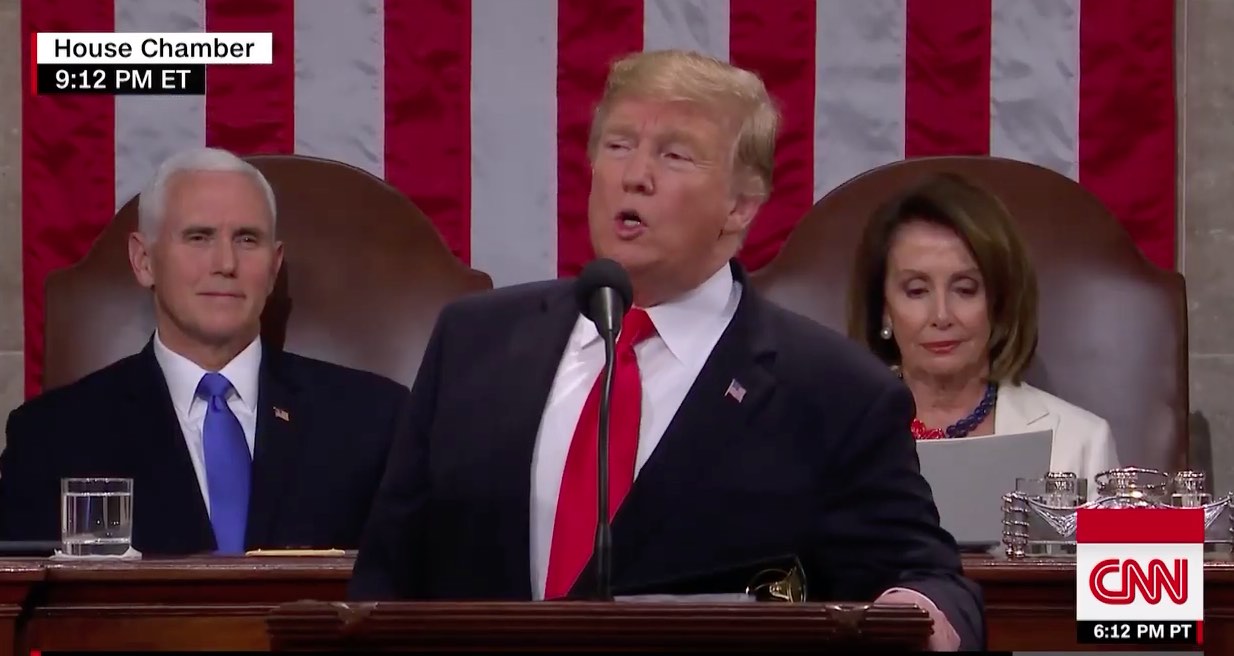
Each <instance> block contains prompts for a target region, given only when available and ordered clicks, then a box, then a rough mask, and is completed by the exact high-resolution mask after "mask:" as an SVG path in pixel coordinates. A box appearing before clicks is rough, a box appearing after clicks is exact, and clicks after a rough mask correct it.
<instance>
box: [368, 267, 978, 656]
mask: <svg viewBox="0 0 1234 656" xmlns="http://www.w3.org/2000/svg"><path fill="white" fill-rule="evenodd" d="M734 269H735V270H736V274H737V276H738V279H739V280H742V281H744V282H745V283H746V284H745V288H744V290H743V296H742V300H741V302H740V304H739V305H738V309H737V312H736V315H735V316H734V317H733V320H732V322H731V324H730V325H729V327H728V329H727V330H726V331H725V333H724V335H723V336H722V337H721V339H720V341H719V342H718V343H717V345H716V347H715V349H714V350H713V351H712V353H711V356H710V358H709V360H708V361H707V363H706V365H705V366H704V367H703V369H702V371H701V372H700V374H699V377H698V378H697V380H696V381H695V383H694V386H693V387H692V388H691V390H690V392H689V394H688V396H687V397H686V399H685V400H684V402H683V404H682V406H681V408H680V409H679V410H678V412H677V414H676V416H675V417H674V419H673V422H672V423H671V425H670V426H669V428H668V431H667V432H666V433H665V435H664V437H663V438H662V440H661V442H660V443H659V445H658V446H657V448H656V450H655V451H654V452H653V453H652V455H651V457H650V459H649V460H648V462H647V463H646V464H645V465H644V467H643V469H642V470H641V472H640V473H639V475H638V478H637V479H636V480H635V482H634V485H633V488H632V489H631V491H630V492H629V494H628V496H627V497H626V500H625V501H624V503H623V504H622V506H621V508H620V509H619V510H618V512H617V515H616V517H615V519H614V521H613V529H612V531H613V569H612V574H613V587H614V590H620V589H622V588H626V589H633V588H639V587H641V586H643V585H645V584H647V583H650V582H654V581H667V580H671V579H673V578H674V577H683V576H687V575H689V574H690V573H703V572H708V571H715V570H723V569H724V568H726V567H729V566H732V565H736V564H740V563H748V562H751V561H758V560H760V559H763V558H769V557H776V556H779V555H781V554H785V553H793V554H796V555H797V556H798V558H799V559H800V560H801V562H802V564H803V565H804V567H805V570H806V575H807V578H808V580H809V588H810V589H809V594H810V598H811V599H819V600H833V601H844V600H849V601H852V600H871V599H873V598H875V597H877V596H878V595H879V594H881V593H882V592H883V591H885V590H886V589H888V588H890V587H893V586H904V587H908V588H912V589H915V590H917V591H920V592H922V593H923V594H925V595H926V596H928V597H929V598H930V599H932V600H933V601H934V602H935V603H936V604H937V605H938V606H939V607H940V609H941V610H942V611H943V612H944V613H945V614H946V615H947V617H948V619H949V620H950V621H951V623H952V624H953V625H954V627H955V629H956V631H957V632H958V633H959V634H960V636H961V638H962V640H963V643H964V645H965V647H976V646H982V645H984V643H985V635H984V633H985V631H984V622H983V618H982V601H981V597H980V592H979V589H978V588H977V586H976V585H975V584H973V583H972V582H971V581H969V580H967V579H965V578H964V577H963V576H962V573H961V565H960V557H959V553H958V550H957V548H956V545H955V543H954V541H953V540H952V538H951V536H950V535H949V534H948V533H946V532H945V531H943V530H942V529H941V528H940V526H939V516H938V511H937V509H936V507H935V505H934V502H933V499H932V496H931V493H930V489H929V486H928V484H927V483H926V481H925V480H924V479H923V478H922V476H921V474H920V471H919V466H918V460H917V451H916V445H915V443H914V440H913V438H912V436H911V434H910V432H909V424H910V420H911V418H912V416H913V412H914V409H913V402H912V396H911V394H910V393H909V392H908V390H907V388H906V387H905V386H904V385H903V384H902V383H901V382H900V381H899V380H898V379H897V378H896V377H895V376H894V375H892V374H891V373H890V372H889V371H888V368H887V367H886V366H885V365H882V364H881V363H879V362H878V361H877V360H876V359H875V358H874V357H873V356H872V355H870V354H869V353H867V352H866V351H864V350H863V349H861V348H860V347H858V346H857V345H855V343H853V342H851V341H849V340H848V339H846V338H845V337H842V336H840V335H838V334H835V333H834V332H831V331H829V330H827V329H825V328H823V327H822V326H820V325H819V324H816V323H814V322H812V321H810V320H808V319H806V318H804V317H801V316H799V315H796V314H793V313H790V312H788V311H787V310H784V309H781V308H779V307H778V306H775V305H772V304H771V303H770V302H768V301H766V300H764V299H762V298H761V297H759V296H758V295H757V294H756V292H755V291H754V290H753V289H752V288H751V287H750V285H749V284H748V281H745V278H744V275H743V274H742V272H741V270H740V267H737V266H734ZM577 317H578V310H577V307H576V305H575V301H574V297H573V292H572V286H571V283H570V282H568V281H553V282H546V283H534V284H529V285H522V286H516V287H508V288H502V289H497V290H494V291H492V292H486V293H483V294H480V295H474V296H470V297H467V298H465V299H462V300H459V301H457V302H455V303H453V304H452V305H450V306H449V307H447V308H446V309H445V310H444V311H443V312H442V314H441V316H440V319H439V322H438V324H437V326H436V329H435V332H434V334H433V336H432V337H431V338H430V341H429V346H428V348H427V351H426V354H425V359H424V363H423V366H422V368H421V369H420V373H419V376H418V378H417V380H416V382H415V384H414V385H413V386H412V417H411V431H410V432H408V433H406V434H403V435H400V436H398V437H397V438H396V441H395V444H394V447H393V449H392V452H391V456H390V463H389V469H388V470H387V472H386V475H385V478H384V480H383V482H382V487H381V490H380V491H379V493H378V497H377V501H376V503H375V505H374V508H373V514H372V516H371V517H370V520H369V524H368V528H367V529H366V532H365V536H364V539H363V540H362V542H361V547H360V552H359V555H358V557H357V561H356V565H355V570H354V573H353V579H352V581H351V584H350V589H349V596H350V597H351V598H352V599H360V600H374V599H396V598H438V599H441V598H453V599H459V598H462V599H468V598H470V599H529V598H531V596H532V590H531V574H530V555H529V543H530V541H529V535H530V526H529V512H530V510H529V506H530V493H531V491H530V486H531V466H532V454H533V451H534V448H535V441H536V435H537V432H538V428H539V424H540V419H541V413H542V411H543V408H544V406H545V403H546V400H547V398H548V394H549V392H550V388H551V386H552V382H553V378H554V375H555V373H556V369H557V365H558V363H559V362H560V358H561V355H562V353H563V351H564V349H565V346H566V342H567V339H568V337H569V334H570V332H571V329H572V328H573V326H574V324H575V321H576V319H577ZM734 380H736V381H738V382H739V383H740V384H741V385H742V386H744V387H745V389H746V393H745V395H744V397H743V399H742V400H741V401H740V402H738V401H737V400H736V399H735V398H733V396H732V395H728V394H726V391H727V390H728V388H729V385H730V383H731V382H732V381H734ZM593 577H594V575H593V573H592V571H591V568H590V566H589V569H588V570H586V571H584V573H583V575H582V576H581V577H580V579H579V584H578V585H579V586H586V585H589V583H590V582H591V581H593V580H594V578H593ZM575 590H576V591H578V590H579V587H577V586H576V588H575Z"/></svg>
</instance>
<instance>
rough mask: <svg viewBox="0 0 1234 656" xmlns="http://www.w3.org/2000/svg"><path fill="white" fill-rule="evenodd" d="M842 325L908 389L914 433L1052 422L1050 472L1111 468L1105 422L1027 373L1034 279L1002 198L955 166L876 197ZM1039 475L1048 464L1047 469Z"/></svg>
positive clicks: (938, 435)
mask: <svg viewBox="0 0 1234 656" xmlns="http://www.w3.org/2000/svg"><path fill="white" fill-rule="evenodd" d="M848 304H849V307H848V313H849V316H848V323H849V333H850V335H851V336H852V337H853V338H854V339H857V340H859V341H861V342H863V343H864V344H865V345H866V346H868V347H869V348H870V349H871V350H872V351H873V352H874V353H875V354H877V355H878V356H879V357H880V358H882V360H883V361H884V362H886V363H887V364H888V365H890V366H892V367H894V368H896V370H897V371H898V372H899V374H900V376H901V377H902V378H903V379H904V382H905V383H906V384H907V385H908V388H909V389H910V390H911V391H912V393H913V399H914V401H915V402H916V406H917V416H916V417H915V418H914V419H913V421H912V432H913V435H914V437H916V438H917V439H946V438H955V437H965V436H974V435H991V434H1010V433H1021V432H1025V431H1033V430H1042V429H1050V430H1052V431H1053V435H1054V438H1053V440H1054V441H1053V448H1052V452H1051V457H1050V469H1051V470H1052V471H1066V472H1073V473H1075V474H1076V475H1077V476H1080V477H1083V478H1086V479H1088V480H1089V498H1090V499H1091V498H1092V497H1093V495H1094V494H1095V492H1096V487H1095V485H1096V483H1095V480H1094V476H1096V475H1097V474H1099V473H1101V472H1103V471H1106V470H1109V469H1113V468H1115V467H1118V466H1119V464H1118V456H1117V453H1116V451H1115V448H1114V439H1113V436H1112V435H1111V434H1110V426H1109V424H1108V423H1107V422H1106V421H1105V420H1104V419H1102V418H1100V417H1098V416H1096V415H1094V414H1092V413H1091V412H1088V411H1087V410H1084V409H1082V408H1079V407H1077V406H1075V405H1072V404H1070V403H1068V402H1067V401H1064V400H1063V399H1060V398H1058V397H1056V396H1054V395H1052V394H1049V393H1047V392H1045V391H1043V390H1040V389H1037V388H1035V387H1032V386H1031V385H1028V384H1027V383H1025V382H1024V380H1023V376H1024V371H1025V370H1026V369H1027V368H1028V364H1029V362H1030V361H1031V360H1032V357H1033V354H1034V352H1035V351H1036V348H1037V278H1036V274H1035V273H1034V271H1033V269H1032V265H1031V264H1030V262H1029V259H1028V254H1027V250H1026V249H1025V247H1024V245H1023V243H1022V241H1021V239H1020V236H1019V235H1018V234H1017V231H1016V229H1015V227H1014V224H1013V223H1012V220H1011V217H1010V215H1009V213H1008V212H1007V209H1006V207H1004V206H1003V204H1002V202H1001V201H999V199H998V198H997V197H996V196H994V195H993V194H992V193H990V192H988V191H986V190H985V189H982V188H981V187H978V186H977V185H975V184H973V183H972V182H970V181H968V180H966V179H964V178H962V177H960V176H958V175H954V174H941V175H936V176H933V177H931V178H929V179H927V180H925V181H924V182H922V183H921V184H919V185H918V186H916V187H914V188H912V189H909V190H908V191H907V192H905V193H903V194H901V195H899V196H897V197H895V198H892V199H891V200H889V201H888V202H887V203H885V204H884V205H883V206H882V207H880V208H879V209H878V210H877V211H876V212H875V213H874V214H873V215H872V216H871V218H870V220H869V222H868V223H867V225H866V227H865V231H864V234H863V236H862V240H861V244H860V245H859V246H858V250H857V257H856V261H855V270H854V274H853V277H852V286H851V288H850V290H849V297H848ZM1043 473H1044V472H1043Z"/></svg>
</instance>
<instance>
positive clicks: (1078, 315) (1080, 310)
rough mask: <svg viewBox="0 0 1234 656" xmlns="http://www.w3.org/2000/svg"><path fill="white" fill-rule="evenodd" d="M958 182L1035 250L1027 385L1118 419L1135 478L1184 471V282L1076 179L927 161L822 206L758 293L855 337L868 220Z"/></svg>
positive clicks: (848, 187)
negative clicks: (971, 186)
mask: <svg viewBox="0 0 1234 656" xmlns="http://www.w3.org/2000/svg"><path fill="white" fill-rule="evenodd" d="M944 171H950V172H955V173H958V174H961V175H963V176H966V177H967V178H969V179H970V180H973V181H974V182H976V183H978V184H980V185H982V186H984V187H985V188H986V189H988V190H990V191H991V192H993V193H995V194H996V195H998V196H999V198H1001V199H1002V201H1003V202H1004V203H1005V204H1006V206H1007V207H1008V209H1009V210H1010V212H1011V214H1012V215H1013V216H1014V218H1015V223H1016V225H1017V226H1018V227H1019V229H1020V231H1021V235H1022V236H1023V238H1024V240H1025V241H1026V243H1027V247H1028V250H1029V256H1030V258H1031V259H1032V262H1033V265H1034V267H1035V269H1036V273H1037V279H1038V284H1039V288H1040V304H1039V308H1038V310H1039V312H1038V314H1039V324H1038V326H1039V333H1040V337H1039V342H1038V348H1037V353H1036V358H1035V359H1034V362H1033V363H1032V364H1031V366H1030V368H1029V371H1028V372H1027V375H1026V379H1027V381H1028V382H1029V383H1030V384H1032V385H1034V386H1036V387H1039V388H1041V389H1044V390H1046V391H1048V392H1050V393H1052V394H1054V395H1056V396H1059V397H1061V398H1063V399H1064V400H1067V401H1069V402H1071V403H1073V404H1075V405H1078V406H1080V407H1082V408H1085V409H1087V410H1089V411H1091V412H1094V413H1096V414H1097V415H1100V416H1101V417H1104V418H1105V419H1106V420H1107V421H1109V423H1110V426H1111V429H1112V431H1113V433H1114V440H1115V443H1116V444H1117V448H1118V453H1119V459H1120V460H1121V462H1122V464H1123V465H1124V466H1127V465H1134V466H1140V467H1153V468H1159V469H1164V470H1166V471H1176V470H1177V469H1178V468H1181V467H1183V466H1184V465H1185V463H1186V458H1187V448H1188V435H1187V412H1188V393H1187V375H1188V374H1187V364H1188V363H1187V303H1186V288H1185V285H1184V280H1183V277H1182V276H1181V275H1180V274H1179V273H1177V272H1174V271H1165V270H1162V269H1160V268H1158V267H1156V266H1154V265H1153V264H1152V263H1150V262H1149V261H1148V260H1147V259H1145V258H1144V257H1143V256H1142V254H1141V253H1140V251H1139V250H1138V249H1137V248H1136V246H1135V244H1134V243H1133V242H1132V240H1131V238H1130V236H1129V235H1128V234H1127V232H1126V231H1125V229H1124V228H1123V227H1122V226H1121V225H1119V223H1118V221H1117V220H1116V219H1115V218H1114V217H1113V216H1112V215H1111V214H1110V213H1109V212H1108V211H1107V210H1106V209H1105V208H1104V207H1103V206H1102V205H1101V203H1100V202H1099V201H1098V200H1097V198H1096V197H1094V196H1093V195H1092V194H1090V193H1089V192H1088V191H1086V190H1085V189H1084V188H1083V187H1081V186H1080V185H1079V184H1077V183H1076V182H1074V181H1072V180H1071V179H1069V178H1067V177H1065V176H1063V175H1060V174H1058V173H1055V172H1053V171H1050V170H1048V169H1045V168H1042V167H1038V166H1035V165H1032V164H1027V163H1024V162H1018V161H1013V160H1008V159H1001V158H992V157H938V158H923V159H913V160H906V161H902V162H896V163H893V164H889V165H886V166H883V167H880V168H877V169H874V170H872V171H869V172H867V173H864V174H862V175H860V176H858V177H856V178H854V179H852V180H850V181H848V182H847V183H845V184H844V185H842V186H840V187H838V188H836V189H834V190H833V191H832V192H831V193H829V194H827V195H826V196H824V197H823V198H822V199H820V200H819V201H818V203H817V204H815V205H814V207H813V208H812V209H811V210H810V211H809V213H808V214H806V216H805V217H804V218H803V219H802V220H801V222H800V224H799V225H798V226H797V227H796V228H795V229H794V230H793V232H792V234H791V235H790V236H789V238H788V239H787V240H786V242H785V244H784V247H783V249H782V250H781V252H780V254H779V255H778V256H777V257H776V259H775V260H773V261H772V262H771V263H770V264H768V265H767V266H766V267H764V268H763V269H762V270H760V271H758V272H756V273H755V274H754V275H753V276H752V284H753V285H754V286H755V287H756V288H758V289H760V290H761V291H763V292H764V293H766V294H767V295H768V296H769V297H770V298H771V299H772V300H773V301H775V302H778V303H779V304H781V305H783V306H785V307H787V308H789V309H791V310H794V311H796V312H799V313H801V314H804V315H806V316H808V317H810V318H812V319H814V320H816V321H818V322H820V323H822V324H824V325H827V326H829V327H831V328H834V329H835V330H838V331H840V332H845V331H846V325H847V324H846V314H845V308H846V302H847V292H848V285H849V279H850V278H851V275H852V267H853V261H854V258H855V255H856V249H857V244H858V242H859V241H860V238H861V231H862V229H863V227H864V226H865V222H866V220H867V218H868V217H869V216H870V215H871V214H872V212H873V211H874V209H875V208H876V207H877V206H878V205H880V204H881V203H883V202H884V201H886V200H887V199H888V198H889V197H890V196H892V195H893V194H895V193H897V192H899V191H901V190H903V189H905V188H906V187H908V186H911V185H913V184H915V183H916V182H918V181H919V180H920V179H922V178H923V177H925V176H926V175H928V174H931V173H937V172H944Z"/></svg>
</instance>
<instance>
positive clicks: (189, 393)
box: [154, 331, 261, 513]
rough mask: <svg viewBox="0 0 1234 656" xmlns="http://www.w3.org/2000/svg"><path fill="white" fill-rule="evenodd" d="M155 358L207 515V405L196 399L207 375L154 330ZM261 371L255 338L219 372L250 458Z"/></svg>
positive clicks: (208, 510)
mask: <svg viewBox="0 0 1234 656" xmlns="http://www.w3.org/2000/svg"><path fill="white" fill-rule="evenodd" d="M154 358H155V359H156V360H158V363H159V368H161V369H162V370H163V378H165V379H166V380H167V391H168V392H170V393H171V404H172V406H173V407H174V408H175V410H176V418H177V419H179V420H180V432H182V433H183V434H184V442H185V444H186V445H188V448H189V457H190V458H192V460H193V469H194V470H196V472H197V484H198V486H199V487H200V488H201V498H202V501H204V502H205V503H206V512H207V513H209V512H210V492H209V488H208V487H207V486H206V450H205V444H204V442H203V441H202V429H203V426H204V425H205V422H206V406H207V403H206V401H205V400H204V399H201V398H199V397H198V396H197V385H198V384H199V383H200V382H201V378H202V376H205V375H206V374H207V373H208V372H207V371H206V370H205V369H202V368H201V367H199V366H198V365H197V363H195V362H193V361H192V360H189V359H188V358H186V357H184V356H183V355H180V354H179V353H176V352H175V351H172V350H171V349H169V348H167V345H166V344H164V343H163V340H162V339H161V338H160V337H159V334H158V332H157V331H156V332H155V333H154ZM260 370H261V338H260V337H258V338H257V339H254V340H253V343H251V344H249V345H248V346H247V347H245V349H244V350H243V351H240V353H239V355H237V356H236V357H235V358H232V360H231V362H228V363H227V366H225V367H223V368H222V369H221V370H219V373H220V374H222V375H223V376H224V377H226V378H227V380H229V381H231V387H232V392H231V394H229V395H228V397H227V407H229V408H231V411H232V413H233V414H235V415H236V419H239V420H240V427H241V428H243V429H244V440H245V441H246V442H248V445H249V455H250V456H252V455H253V444H254V441H255V440H256V435H257V378H258V372H259V371H260Z"/></svg>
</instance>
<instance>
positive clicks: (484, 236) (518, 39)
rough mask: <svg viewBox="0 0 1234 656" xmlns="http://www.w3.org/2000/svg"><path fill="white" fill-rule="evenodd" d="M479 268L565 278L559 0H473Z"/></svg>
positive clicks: (474, 215) (474, 261)
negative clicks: (561, 264) (560, 271)
mask: <svg viewBox="0 0 1234 656" xmlns="http://www.w3.org/2000/svg"><path fill="white" fill-rule="evenodd" d="M471 16H472V25H471V37H472V38H471V48H472V50H471V266H472V267H474V268H476V269H480V270H481V271H485V272H487V273H488V274H489V275H491V276H492V277H493V284H494V285H495V286H498V287H500V286H504V285H511V284H515V283H520V282H528V281H532V280H545V279H551V278H556V277H557V2H556V0H523V1H522V2H510V0H473V3H472V9H471Z"/></svg>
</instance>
